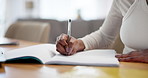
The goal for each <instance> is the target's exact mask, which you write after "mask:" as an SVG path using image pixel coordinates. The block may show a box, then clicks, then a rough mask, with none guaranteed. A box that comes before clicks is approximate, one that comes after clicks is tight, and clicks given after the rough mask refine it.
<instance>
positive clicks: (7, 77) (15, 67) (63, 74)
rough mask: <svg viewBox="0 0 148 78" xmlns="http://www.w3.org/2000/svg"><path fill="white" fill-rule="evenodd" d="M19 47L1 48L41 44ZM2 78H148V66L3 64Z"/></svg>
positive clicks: (138, 64) (24, 44)
mask: <svg viewBox="0 0 148 78" xmlns="http://www.w3.org/2000/svg"><path fill="white" fill-rule="evenodd" d="M18 41H19V43H20V44H19V45H11V46H0V47H2V48H4V49H5V50H12V49H15V48H21V47H26V46H31V45H36V44H40V43H34V42H28V41H22V40H18ZM0 78H148V64H144V63H128V62H120V66H119V67H95V66H69V65H41V64H12V63H11V64H2V68H0Z"/></svg>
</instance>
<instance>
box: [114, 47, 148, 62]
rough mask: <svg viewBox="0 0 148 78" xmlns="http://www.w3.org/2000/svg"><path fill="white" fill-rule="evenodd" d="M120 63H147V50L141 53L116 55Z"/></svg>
mask: <svg viewBox="0 0 148 78" xmlns="http://www.w3.org/2000/svg"><path fill="white" fill-rule="evenodd" d="M115 57H116V58H118V60H119V61H121V62H143V63H148V49H147V50H143V51H132V52H130V53H128V54H120V55H116V56H115Z"/></svg>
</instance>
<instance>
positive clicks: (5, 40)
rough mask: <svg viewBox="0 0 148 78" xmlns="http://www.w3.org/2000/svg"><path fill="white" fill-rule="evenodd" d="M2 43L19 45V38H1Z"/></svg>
mask: <svg viewBox="0 0 148 78" xmlns="http://www.w3.org/2000/svg"><path fill="white" fill-rule="evenodd" d="M1 45H19V42H18V41H17V40H9V39H7V38H0V46H1Z"/></svg>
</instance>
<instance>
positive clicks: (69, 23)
mask: <svg viewBox="0 0 148 78" xmlns="http://www.w3.org/2000/svg"><path fill="white" fill-rule="evenodd" d="M71 22H72V21H71V19H69V20H68V30H67V35H68V40H67V42H69V41H70V36H71ZM67 49H68V50H67V51H70V49H69V48H68V47H67ZM69 54H70V52H69V53H68V55H69Z"/></svg>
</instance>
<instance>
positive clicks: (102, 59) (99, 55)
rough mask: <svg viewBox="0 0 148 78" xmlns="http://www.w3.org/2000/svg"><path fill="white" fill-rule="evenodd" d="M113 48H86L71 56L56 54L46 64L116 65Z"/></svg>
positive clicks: (117, 63)
mask: <svg viewBox="0 0 148 78" xmlns="http://www.w3.org/2000/svg"><path fill="white" fill-rule="evenodd" d="M115 53H116V52H115V51H114V50H101V49H98V50H88V51H84V52H79V53H76V54H75V55H72V56H63V55H60V54H58V55H56V56H54V57H53V58H52V59H51V60H50V61H49V62H47V63H46V64H68V65H95V66H118V65H119V62H118V60H117V59H116V58H115Z"/></svg>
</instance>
